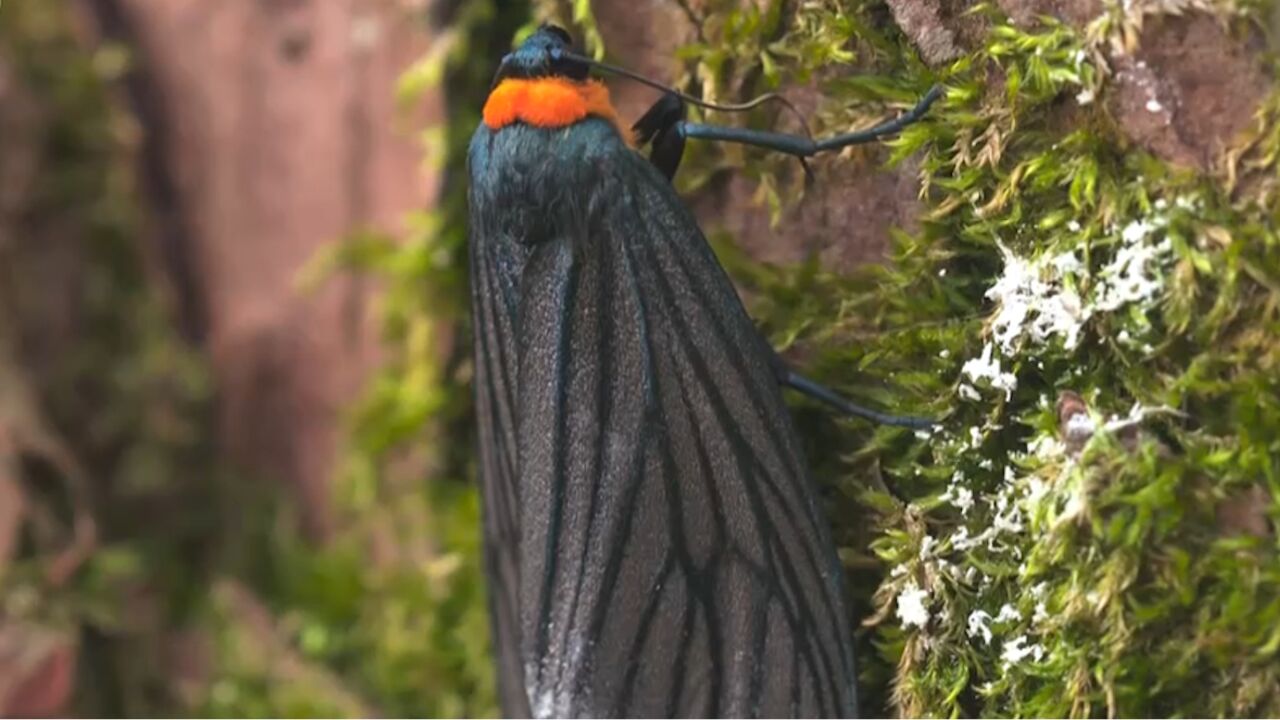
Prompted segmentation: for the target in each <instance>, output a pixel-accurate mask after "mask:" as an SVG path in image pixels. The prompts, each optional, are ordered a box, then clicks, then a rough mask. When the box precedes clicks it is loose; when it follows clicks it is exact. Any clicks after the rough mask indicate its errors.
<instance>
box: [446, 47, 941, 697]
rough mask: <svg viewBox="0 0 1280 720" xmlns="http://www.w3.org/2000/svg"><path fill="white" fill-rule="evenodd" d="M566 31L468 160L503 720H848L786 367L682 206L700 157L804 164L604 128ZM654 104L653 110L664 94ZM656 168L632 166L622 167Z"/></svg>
mask: <svg viewBox="0 0 1280 720" xmlns="http://www.w3.org/2000/svg"><path fill="white" fill-rule="evenodd" d="M593 65H594V66H595V67H598V68H604V69H606V70H609V71H616V72H622V73H624V74H627V73H625V71H622V70H620V69H617V68H612V67H611V66H606V65H603V64H600V63H595V62H594V61H592V60H589V59H588V58H585V57H582V56H580V55H577V54H575V53H574V52H573V48H572V45H571V42H570V39H569V36H568V34H567V33H565V31H564V30H562V29H560V28H557V27H553V26H543V27H542V28H541V29H539V30H538V31H537V32H535V33H534V34H533V35H532V36H530V37H529V38H528V39H527V40H525V41H524V42H523V43H522V44H521V45H520V46H519V47H518V48H517V49H516V50H515V51H513V52H512V53H511V54H509V55H508V56H506V57H505V58H504V59H503V61H502V63H501V66H500V67H499V69H498V71H497V74H496V77H495V80H494V85H493V88H492V89H491V92H490V95H489V97H488V100H487V102H486V104H485V107H484V112H483V120H482V122H481V123H480V124H479V126H478V127H477V128H476V131H475V134H474V135H473V137H472V140H471V144H470V148H469V151H468V153H469V154H468V166H469V169H468V172H469V181H470V185H469V188H468V201H469V222H470V228H469V255H470V278H471V295H472V297H471V302H472V313H473V319H474V325H473V326H474V332H475V339H474V342H475V355H474V357H475V400H476V411H477V417H478V424H479V428H478V438H479V461H480V463H479V464H480V476H481V486H482V493H483V502H484V510H483V512H484V538H485V553H486V566H487V570H488V573H489V578H490V582H491V585H490V612H491V615H492V627H493V642H494V647H495V653H496V660H497V667H498V678H499V693H500V697H501V702H502V708H503V712H504V713H505V714H507V715H510V716H528V715H533V716H536V717H552V716H555V717H570V716H573V717H577V716H595V717H601V716H701V717H715V716H729V717H748V716H751V717H755V716H764V717H778V716H845V717H852V716H854V715H856V713H857V705H858V698H857V689H856V683H855V665H854V655H853V649H852V646H851V633H850V619H849V613H848V611H847V610H848V609H847V606H846V603H845V600H844V597H843V586H842V582H843V581H842V576H841V569H840V566H839V563H838V562H837V559H836V554H835V551H834V546H833V543H832V540H831V537H830V530H829V528H828V526H827V522H826V520H825V519H824V517H823V516H822V514H821V512H820V509H819V507H818V504H817V502H816V500H815V494H814V489H813V487H812V481H811V478H810V476H809V472H808V470H807V467H806V463H805V459H804V457H803V455H802V452H801V444H800V440H799V438H798V436H797V433H796V428H795V426H794V424H793V422H792V419H791V417H790V415H789V413H788V410H787V407H786V405H785V403H784V400H783V396H782V390H781V388H782V386H783V385H786V386H790V387H793V388H795V389H798V390H800V391H802V392H805V393H808V394H810V395H812V396H813V397H815V398H817V399H819V400H822V401H823V402H826V403H829V404H831V405H833V406H834V407H837V408H839V409H841V410H843V411H846V412H851V413H854V414H858V415H862V416H864V417H869V418H871V419H874V420H879V421H882V422H891V423H899V424H907V425H920V424H921V423H922V422H924V421H917V420H914V419H910V418H896V417H893V416H887V415H882V414H879V413H875V412H873V411H870V410H866V409H864V408H860V407H858V406H856V405H853V404H851V403H849V402H848V401H846V400H844V399H843V398H841V397H840V396H838V395H836V394H835V393H833V392H831V391H830V390H828V389H826V388H824V387H822V386H820V385H817V384H816V383H813V382H812V381H810V380H808V379H806V378H804V377H803V376H800V375H799V374H797V373H795V372H794V371H792V370H791V369H790V368H788V367H787V366H786V364H785V363H784V362H783V361H782V360H781V359H780V358H779V357H778V356H777V354H776V353H775V352H774V351H773V349H772V348H771V347H770V346H769V344H768V343H767V341H766V340H765V339H764V338H763V337H762V336H761V334H760V333H759V332H758V330H757V329H756V327H755V326H754V324H753V323H752V322H751V319H750V318H749V317H748V315H747V313H746V311H745V310H744V309H743V306H742V303H741V301H740V300H739V298H738V295H737V293H736V292H735V290H734V287H733V285H732V283H731V282H730V280H729V278H728V276H727V275H726V274H725V272H724V270H723V269H722V268H721V266H720V265H719V263H718V262H717V260H716V258H715V256H714V255H713V253H712V251H711V249H710V247H709V246H708V244H707V242H706V240H705V238H704V237H703V234H702V232H701V230H699V228H698V225H697V223H696V222H695V221H694V218H693V216H692V214H691V213H690V211H689V210H688V209H687V208H686V207H685V205H684V204H683V203H682V202H681V200H680V198H679V197H678V196H677V194H676V192H675V191H674V189H673V188H672V185H671V182H670V180H671V178H672V177H673V175H674V174H675V172H676V169H677V168H678V166H679V162H680V157H681V155H682V153H683V148H684V143H685V141H686V140H687V139H689V138H699V139H707V140H722V141H730V142H739V143H747V144H753V145H758V146H762V147H767V148H772V149H775V150H779V151H781V152H785V153H789V154H792V155H796V156H799V157H805V156H809V155H813V154H815V153H818V152H822V151H827V150H835V149H838V148H841V147H845V146H847V145H852V144H855V143H863V142H869V141H872V140H875V139H876V138H880V137H883V136H885V135H889V134H891V133H894V132H896V131H898V130H899V129H900V128H902V127H904V126H905V125H906V124H908V123H910V122H913V121H915V120H916V119H918V118H919V117H920V116H922V115H923V114H924V113H925V111H926V109H927V108H928V106H929V104H930V103H932V102H933V100H934V99H936V97H937V96H938V92H939V91H938V90H937V89H936V88H935V89H934V90H933V91H931V92H930V93H929V95H927V96H926V97H925V98H924V99H923V100H922V101H921V102H920V104H919V105H918V106H917V107H916V108H914V109H913V110H911V111H910V112H908V113H907V114H905V115H903V116H902V117H900V118H898V119H896V120H893V121H891V122H888V123H885V124H883V125H880V126H876V127H873V128H871V129H869V130H866V131H862V132H857V133H850V134H846V135H841V136H837V137H834V138H831V139H828V140H823V141H816V142H815V141H813V140H810V139H807V138H803V137H797V136H791V135H784V134H779V133H770V132H763V131H756V130H748V129H741V128H732V127H720V126H714V125H705V124H696V123H691V122H687V121H685V119H684V115H685V112H684V107H685V103H686V102H697V100H696V99H693V98H689V97H688V96H684V95H680V94H678V93H675V92H674V91H670V92H668V93H667V94H665V95H664V96H663V98H662V99H661V100H659V101H658V102H657V103H656V104H655V105H654V107H653V108H652V109H651V110H649V112H647V113H646V114H645V115H644V116H643V117H642V118H641V119H640V120H639V121H638V122H637V123H636V124H635V126H634V127H630V128H629V127H627V126H625V125H623V124H622V122H621V121H620V119H619V118H618V114H617V112H616V111H615V110H614V108H613V106H612V105H611V104H610V101H609V93H608V90H607V89H606V88H605V86H604V85H603V84H602V83H601V82H600V81H599V80H596V79H593V78H592V77H590V71H591V69H592V66H593ZM659 87H661V86H659ZM643 145H648V146H649V147H650V148H651V156H650V157H648V158H646V157H645V156H644V155H642V154H641V153H640V152H639V151H638V149H637V147H639V146H643Z"/></svg>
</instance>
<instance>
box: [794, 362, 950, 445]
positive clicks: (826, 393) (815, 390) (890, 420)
mask: <svg viewBox="0 0 1280 720" xmlns="http://www.w3.org/2000/svg"><path fill="white" fill-rule="evenodd" d="M775 368H776V370H777V373H778V382H780V383H782V384H783V385H785V386H787V387H789V388H791V389H792V390H795V391H797V392H799V393H802V394H804V395H808V396H809V397H811V398H813V399H814V400H817V401H818V402H821V403H823V404H824V405H827V406H829V407H832V408H835V409H836V410H837V411H839V412H841V413H844V414H845V415H852V416H854V417H860V418H863V419H865V420H870V421H871V422H874V423H879V424H881V425H895V426H897V427H908V428H915V429H917V430H928V429H930V428H932V427H935V426H937V424H938V423H937V422H936V421H933V420H929V419H927V418H918V417H908V416H905V415H890V414H888V413H882V412H877V411H875V410H871V409H869V408H864V407H862V406H861V405H859V404H857V403H855V402H853V401H851V400H849V399H847V398H845V397H842V396H841V395H840V394H839V393H837V392H836V391H834V390H832V389H831V388H829V387H827V386H826V385H823V384H822V383H819V382H816V381H814V380H810V379H809V378H807V377H805V376H803V375H801V374H800V373H798V372H796V371H795V370H792V369H791V368H790V367H788V366H787V364H786V363H785V362H784V361H783V360H782V359H781V358H778V360H777V362H776V363H775Z"/></svg>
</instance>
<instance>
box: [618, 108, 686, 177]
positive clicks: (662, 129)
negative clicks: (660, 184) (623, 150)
mask: <svg viewBox="0 0 1280 720" xmlns="http://www.w3.org/2000/svg"><path fill="white" fill-rule="evenodd" d="M684 118H685V104H684V100H681V99H680V96H678V95H674V94H672V93H667V94H665V95H663V96H662V97H661V98H659V99H658V101H657V102H655V103H654V104H653V106H652V107H650V108H649V110H648V111H647V112H645V114H644V115H642V116H641V117H640V119H639V120H637V121H636V124H635V125H633V126H631V130H632V131H633V132H635V134H636V143H637V144H638V145H645V144H648V145H649V146H650V151H649V162H651V163H653V165H654V167H656V168H658V170H660V171H661V172H662V174H663V175H666V176H667V179H668V180H671V179H672V178H674V177H675V176H676V170H678V169H679V168H680V160H681V159H682V158H683V157H684V135H682V134H681V133H680V131H679V129H678V128H679V126H680V125H681V124H683V123H684Z"/></svg>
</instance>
